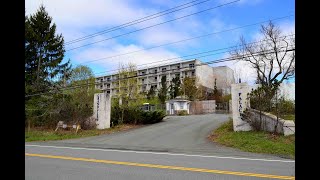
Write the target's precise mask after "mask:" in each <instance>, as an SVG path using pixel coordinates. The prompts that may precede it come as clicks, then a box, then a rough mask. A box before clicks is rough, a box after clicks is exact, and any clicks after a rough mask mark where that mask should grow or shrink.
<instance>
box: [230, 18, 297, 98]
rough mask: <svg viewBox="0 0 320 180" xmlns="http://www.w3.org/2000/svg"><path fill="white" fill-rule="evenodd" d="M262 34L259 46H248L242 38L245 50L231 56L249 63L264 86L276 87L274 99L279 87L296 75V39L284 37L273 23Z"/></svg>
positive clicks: (266, 26) (241, 42)
mask: <svg viewBox="0 0 320 180" xmlns="http://www.w3.org/2000/svg"><path fill="white" fill-rule="evenodd" d="M260 32H261V35H262V37H263V39H262V40H261V42H260V43H259V44H256V43H250V44H248V43H246V40H245V39H244V37H240V45H241V46H242V47H243V48H241V49H237V50H234V51H232V52H231V55H232V56H234V57H237V58H239V59H240V61H246V62H249V64H251V65H252V67H253V68H254V69H255V71H256V73H257V80H258V82H259V83H260V84H261V85H262V86H265V87H268V88H270V89H273V87H276V88H275V89H274V90H272V91H270V93H271V94H270V95H271V96H272V97H273V96H274V94H275V90H276V89H277V88H278V86H279V85H280V84H281V83H282V82H283V81H284V80H288V79H290V78H292V77H294V75H295V47H294V45H295V38H294V36H292V35H289V36H288V35H287V36H282V33H281V30H280V29H279V27H276V26H275V25H274V24H273V23H272V22H271V21H270V22H269V23H268V24H267V25H262V26H261V30H260Z"/></svg>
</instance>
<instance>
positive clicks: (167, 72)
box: [96, 59, 234, 95]
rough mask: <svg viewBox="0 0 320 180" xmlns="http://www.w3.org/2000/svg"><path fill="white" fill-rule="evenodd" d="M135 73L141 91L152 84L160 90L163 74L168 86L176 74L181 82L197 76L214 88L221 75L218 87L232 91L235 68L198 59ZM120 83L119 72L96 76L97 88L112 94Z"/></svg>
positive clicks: (203, 84) (207, 85)
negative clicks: (213, 64) (210, 63)
mask: <svg viewBox="0 0 320 180" xmlns="http://www.w3.org/2000/svg"><path fill="white" fill-rule="evenodd" d="M133 75H134V76H135V77H134V78H136V80H137V84H138V90H139V91H140V92H146V91H149V90H150V88H151V86H153V87H154V89H155V90H156V91H157V90H159V89H160V88H161V78H162V76H165V77H166V82H167V86H168V87H169V85H170V83H171V80H172V79H173V78H174V77H176V76H179V77H180V80H181V82H182V80H183V78H185V77H197V78H198V82H197V85H202V86H204V87H206V88H208V89H213V88H214V82H215V77H216V76H217V75H219V77H217V87H218V89H220V88H221V89H223V91H225V92H230V88H231V84H232V83H234V76H233V70H232V69H230V68H229V67H227V66H222V67H211V66H209V65H208V64H206V63H203V62H201V61H199V60H197V59H195V60H191V61H183V62H178V63H171V64H165V65H159V66H154V67H148V68H144V69H139V70H137V71H136V72H135V73H134V74H133ZM119 84H120V81H119V74H111V75H105V76H99V77H96V89H100V90H102V91H106V92H107V93H109V94H111V95H116V94H118V93H119Z"/></svg>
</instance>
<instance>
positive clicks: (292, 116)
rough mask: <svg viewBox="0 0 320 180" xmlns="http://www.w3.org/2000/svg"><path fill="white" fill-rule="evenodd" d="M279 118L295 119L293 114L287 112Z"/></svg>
mask: <svg viewBox="0 0 320 180" xmlns="http://www.w3.org/2000/svg"><path fill="white" fill-rule="evenodd" d="M281 118H282V119H284V120H295V115H294V114H287V115H283V116H282V117H281Z"/></svg>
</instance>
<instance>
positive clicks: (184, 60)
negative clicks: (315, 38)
mask: <svg viewBox="0 0 320 180" xmlns="http://www.w3.org/2000/svg"><path fill="white" fill-rule="evenodd" d="M293 35H294V34H291V35H285V36H280V37H279V38H286V37H290V36H293ZM290 39H293V38H290ZM268 40H270V39H264V40H260V41H255V42H251V43H246V45H250V44H256V43H259V42H264V41H268ZM279 41H281V40H279ZM279 41H278V42H279ZM241 46H242V45H239V47H241ZM232 47H237V46H231V47H227V48H220V49H216V50H211V51H205V52H200V53H196V54H191V55H185V56H181V57H180V58H182V57H188V56H193V55H198V54H204V53H208V52H214V51H218V50H222V49H231V48H232ZM291 47H293V45H291ZM281 48H282V47H281ZM225 52H229V51H224V52H220V53H214V54H208V55H203V56H197V57H193V58H190V59H183V60H181V61H175V62H176V63H178V62H186V61H188V60H194V59H195V58H201V57H208V56H212V55H216V54H221V53H225ZM171 59H174V58H171ZM163 61H166V59H165V60H160V61H158V62H163ZM152 63H156V62H152ZM152 63H146V64H152ZM170 63H173V62H170ZM141 65H143V64H141ZM141 65H138V66H141ZM164 65H165V64H160V65H157V66H164ZM150 68H152V67H150ZM117 70H119V69H117ZM137 71H139V69H138V70H137ZM104 72H108V71H104ZM100 83H101V82H100Z"/></svg>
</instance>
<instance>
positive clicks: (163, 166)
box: [25, 153, 295, 179]
mask: <svg viewBox="0 0 320 180" xmlns="http://www.w3.org/2000/svg"><path fill="white" fill-rule="evenodd" d="M25 155H26V156H32V157H43V158H52V159H64V160H73V161H85V162H96V163H104V164H117V165H126V166H139V167H149V168H160V169H174V170H181V171H193V172H206V173H214V174H228V175H236V176H253V177H261V178H274V179H295V177H294V176H278V175H271V174H256V173H247V172H236V171H221V170H214V169H201V168H187V167H179V166H165V165H157V164H142V163H133V162H121V161H109V160H98V159H88V158H76V157H67V156H53V155H46V154H30V153H25Z"/></svg>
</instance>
